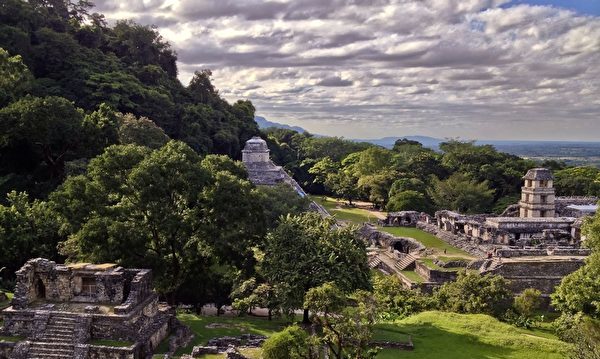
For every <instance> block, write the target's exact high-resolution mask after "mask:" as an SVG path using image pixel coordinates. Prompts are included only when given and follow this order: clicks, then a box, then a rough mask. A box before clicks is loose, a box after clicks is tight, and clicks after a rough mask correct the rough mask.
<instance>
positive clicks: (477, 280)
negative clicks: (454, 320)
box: [434, 270, 511, 317]
mask: <svg viewBox="0 0 600 359" xmlns="http://www.w3.org/2000/svg"><path fill="white" fill-rule="evenodd" d="M434 297H435V301H436V302H437V305H438V307H439V308H441V309H443V310H447V311H451V312H456V313H483V314H491V315H494V316H496V317H497V316H499V315H501V314H502V313H505V312H506V308H507V303H510V301H509V299H510V298H511V293H510V292H509V290H508V288H507V285H506V280H505V279H504V278H502V277H500V276H497V275H489V274H486V275H484V276H482V275H480V274H479V273H475V272H467V271H464V270H463V271H460V272H459V274H458V278H457V279H456V281H454V282H448V283H444V285H442V286H441V287H440V288H439V289H438V290H437V291H436V292H435V294H434Z"/></svg>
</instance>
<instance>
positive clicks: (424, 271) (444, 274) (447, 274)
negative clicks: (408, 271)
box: [415, 261, 457, 283]
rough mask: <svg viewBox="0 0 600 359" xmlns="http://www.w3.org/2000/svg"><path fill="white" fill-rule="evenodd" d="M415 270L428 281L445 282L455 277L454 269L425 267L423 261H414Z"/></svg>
mask: <svg viewBox="0 0 600 359" xmlns="http://www.w3.org/2000/svg"><path fill="white" fill-rule="evenodd" d="M415 272H416V273H417V274H418V275H420V276H421V277H423V278H425V280H426V281H428V282H434V283H445V282H450V281H453V280H455V279H456V277H457V273H456V272H454V271H441V270H437V269H431V268H429V267H427V265H425V264H424V263H423V262H421V261H416V262H415Z"/></svg>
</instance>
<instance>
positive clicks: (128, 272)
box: [0, 258, 178, 359]
mask: <svg viewBox="0 0 600 359" xmlns="http://www.w3.org/2000/svg"><path fill="white" fill-rule="evenodd" d="M16 275H17V280H16V287H15V293H14V298H13V301H12V306H11V307H9V308H7V309H5V310H4V311H3V312H2V315H3V317H4V325H3V327H2V328H0V335H2V336H12V337H15V338H18V339H19V340H15V342H0V358H15V359H21V358H31V359H35V358H40V359H41V358H65V359H66V358H78V359H87V358H90V359H100V358H107V359H113V358H114V359H138V358H145V357H146V356H148V355H150V354H152V352H153V350H154V349H155V348H156V347H157V346H158V345H159V343H160V342H161V341H162V340H163V339H164V338H166V337H167V336H168V335H169V333H170V332H171V331H172V330H173V328H174V327H176V326H177V325H178V324H177V322H176V319H175V316H174V312H173V311H171V310H170V308H169V307H167V306H165V305H159V303H158V296H157V294H156V293H154V292H153V290H152V273H151V271H150V270H147V269H125V268H122V267H119V266H117V265H114V264H99V265H94V264H88V263H79V264H71V265H61V264H56V263H55V262H52V261H49V260H46V259H42V258H38V259H32V260H29V261H28V262H27V263H26V264H25V265H24V266H23V267H22V268H21V269H20V270H19V271H17V273H16ZM103 340H104V341H109V342H108V343H110V342H112V341H117V342H120V343H121V345H120V346H110V344H105V343H106V342H104V343H103V342H102V341H103Z"/></svg>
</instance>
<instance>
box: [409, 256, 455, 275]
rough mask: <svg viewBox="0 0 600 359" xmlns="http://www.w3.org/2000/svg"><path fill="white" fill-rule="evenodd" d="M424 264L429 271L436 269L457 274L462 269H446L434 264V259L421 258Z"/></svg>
mask: <svg viewBox="0 0 600 359" xmlns="http://www.w3.org/2000/svg"><path fill="white" fill-rule="evenodd" d="M419 260H420V261H421V262H423V264H425V265H426V266H427V267H428V268H429V269H435V270H438V271H442V272H456V271H457V270H459V269H461V268H444V267H440V266H439V265H437V264H435V263H434V258H421V259H419Z"/></svg>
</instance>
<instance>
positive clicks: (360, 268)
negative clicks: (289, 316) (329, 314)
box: [259, 213, 370, 320]
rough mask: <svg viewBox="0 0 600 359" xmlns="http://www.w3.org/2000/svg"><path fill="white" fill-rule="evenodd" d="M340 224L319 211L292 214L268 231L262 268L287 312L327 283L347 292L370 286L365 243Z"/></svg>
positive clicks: (267, 280)
mask: <svg viewBox="0 0 600 359" xmlns="http://www.w3.org/2000/svg"><path fill="white" fill-rule="evenodd" d="M334 223H335V222H334V220H333V219H331V218H326V219H323V218H321V217H320V216H319V215H318V214H316V213H305V214H302V215H298V216H288V217H286V218H284V219H282V220H281V222H280V224H279V226H277V228H275V229H274V230H273V231H272V232H271V233H269V234H268V235H267V238H266V242H265V244H264V257H263V259H262V261H261V263H260V270H259V271H260V273H261V274H262V275H263V277H264V278H265V281H266V282H267V283H269V284H270V285H272V286H273V287H274V288H275V292H276V293H277V297H278V299H279V302H280V305H281V307H282V309H283V311H284V312H290V311H291V310H293V309H298V308H302V305H303V303H304V296H305V294H306V292H307V291H308V290H310V289H311V288H314V287H317V286H320V285H322V284H323V283H326V282H330V281H331V282H334V283H335V284H336V285H337V286H338V287H339V288H340V289H341V290H343V291H344V292H351V291H353V290H355V289H361V288H365V289H366V288H369V286H370V275H369V273H370V272H369V267H368V265H367V254H366V250H365V244H364V242H363V241H362V240H360V239H359V238H358V237H357V236H356V235H355V229H354V228H352V227H337V228H336V227H334ZM305 309H306V308H305ZM307 315H308V312H306V314H305V320H307V319H308V318H307Z"/></svg>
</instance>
